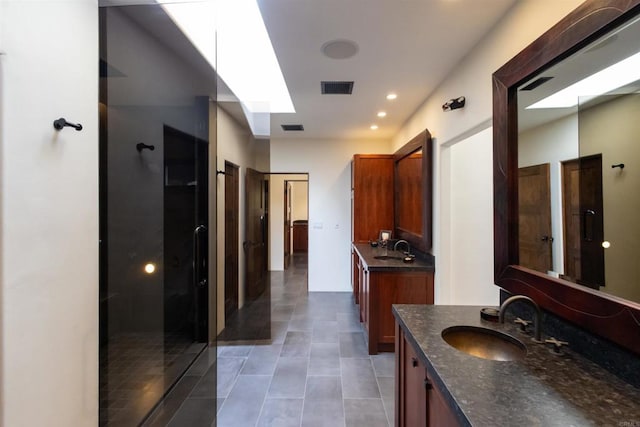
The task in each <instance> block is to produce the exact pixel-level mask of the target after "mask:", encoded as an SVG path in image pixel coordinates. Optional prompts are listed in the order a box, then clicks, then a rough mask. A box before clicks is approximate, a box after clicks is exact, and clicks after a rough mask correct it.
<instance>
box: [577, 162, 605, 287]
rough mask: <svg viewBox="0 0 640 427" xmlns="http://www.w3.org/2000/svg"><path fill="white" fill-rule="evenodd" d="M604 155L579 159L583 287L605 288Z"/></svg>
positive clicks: (581, 278)
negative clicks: (603, 243)
mask: <svg viewBox="0 0 640 427" xmlns="http://www.w3.org/2000/svg"><path fill="white" fill-rule="evenodd" d="M603 216H604V215H603V204H602V156H601V155H600V154H597V155H594V156H588V157H581V158H580V229H581V230H580V231H581V239H580V242H581V243H580V259H581V260H582V262H581V263H580V280H579V281H578V283H580V284H581V285H585V286H589V287H590V288H593V289H599V288H600V286H604V284H605V283H604V248H603V247H602V241H603V240H604V220H603Z"/></svg>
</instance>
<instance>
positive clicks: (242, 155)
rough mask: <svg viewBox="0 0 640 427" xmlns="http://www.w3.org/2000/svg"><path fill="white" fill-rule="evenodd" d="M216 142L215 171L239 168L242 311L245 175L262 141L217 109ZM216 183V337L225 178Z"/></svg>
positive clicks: (241, 296)
mask: <svg viewBox="0 0 640 427" xmlns="http://www.w3.org/2000/svg"><path fill="white" fill-rule="evenodd" d="M217 141H218V153H217V161H216V163H217V168H218V170H224V162H225V161H229V162H231V163H233V164H235V165H237V166H239V167H240V169H239V171H238V173H239V175H240V180H239V184H240V185H239V189H238V192H239V208H240V209H239V216H238V218H239V226H240V231H239V236H240V238H239V240H240V242H239V245H238V253H239V254H238V261H239V263H238V266H239V271H238V285H239V290H238V306H239V307H242V305H243V304H244V286H243V283H244V274H245V270H244V269H245V257H244V252H243V251H242V242H243V241H244V240H245V234H244V221H245V216H244V206H245V204H244V192H245V175H246V171H247V168H248V167H249V168H254V169H255V168H256V166H255V164H256V159H257V158H259V156H257V155H256V146H257V145H259V144H264V141H255V140H254V139H253V137H252V136H251V133H250V131H249V130H247V129H246V128H245V127H244V126H242V125H241V124H239V123H238V122H237V121H235V120H234V119H233V118H232V117H231V116H230V115H229V114H228V113H227V112H226V111H224V110H223V109H222V108H218V122H217ZM216 183H217V209H216V212H217V241H216V243H217V285H218V292H217V297H218V303H217V304H218V309H217V313H218V319H217V328H218V333H219V332H220V331H222V330H223V329H224V255H225V250H224V241H225V228H224V198H225V188H224V175H218V176H217V178H216Z"/></svg>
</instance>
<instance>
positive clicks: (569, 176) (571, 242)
mask: <svg viewBox="0 0 640 427" xmlns="http://www.w3.org/2000/svg"><path fill="white" fill-rule="evenodd" d="M562 219H563V227H562V229H563V230H562V232H563V237H564V238H563V240H564V275H563V278H564V279H566V280H570V281H572V282H577V281H578V279H579V278H580V270H581V266H580V161H579V160H578V159H574V160H568V161H566V162H562Z"/></svg>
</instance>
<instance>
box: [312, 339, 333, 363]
mask: <svg viewBox="0 0 640 427" xmlns="http://www.w3.org/2000/svg"><path fill="white" fill-rule="evenodd" d="M310 357H311V358H312V359H339V358H340V346H339V345H338V344H337V343H311V355H310ZM336 362H339V361H338V360H336Z"/></svg>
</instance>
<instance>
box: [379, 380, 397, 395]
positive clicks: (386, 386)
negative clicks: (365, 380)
mask: <svg viewBox="0 0 640 427" xmlns="http://www.w3.org/2000/svg"><path fill="white" fill-rule="evenodd" d="M377 379H378V388H379V389H380V396H382V398H383V399H393V398H394V396H395V387H396V384H395V382H396V380H395V378H393V377H378V378H377Z"/></svg>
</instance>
